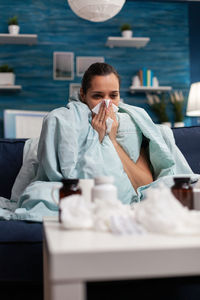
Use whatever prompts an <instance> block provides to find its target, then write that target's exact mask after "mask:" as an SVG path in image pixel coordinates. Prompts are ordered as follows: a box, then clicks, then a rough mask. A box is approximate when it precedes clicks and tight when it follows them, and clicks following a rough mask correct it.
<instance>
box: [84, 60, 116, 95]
mask: <svg viewBox="0 0 200 300" xmlns="http://www.w3.org/2000/svg"><path fill="white" fill-rule="evenodd" d="M112 73H113V74H115V75H116V77H117V78H118V80H119V85H120V77H119V74H118V73H117V71H116V70H115V68H113V67H112V66H111V65H109V64H106V63H99V62H97V63H94V64H92V65H91V66H89V68H88V69H87V70H86V71H85V73H84V75H83V78H82V81H81V87H82V89H83V93H84V94H86V93H87V90H88V89H89V88H90V86H91V81H92V79H93V77H94V76H106V75H109V74H112Z"/></svg>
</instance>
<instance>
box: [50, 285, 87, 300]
mask: <svg viewBox="0 0 200 300" xmlns="http://www.w3.org/2000/svg"><path fill="white" fill-rule="evenodd" d="M50 291H51V292H50V293H51V297H50V299H51V300H85V299H86V297H85V285H84V283H81V282H77V283H62V284H61V283H60V284H58V283H54V284H51V287H50Z"/></svg>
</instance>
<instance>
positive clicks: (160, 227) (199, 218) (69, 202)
mask: <svg viewBox="0 0 200 300" xmlns="http://www.w3.org/2000/svg"><path fill="white" fill-rule="evenodd" d="M61 221H62V226H63V227H64V228H66V229H92V230H96V231H109V232H112V233H115V234H122V235H125V234H144V233H147V232H151V233H158V234H171V235H187V234H190V235H191V234H200V212H199V211H195V210H188V208H187V207H184V206H183V205H182V204H181V203H180V202H179V201H178V200H177V199H176V198H175V197H174V195H173V194H172V193H171V191H170V189H169V188H168V187H167V186H166V185H165V184H164V183H160V184H159V185H158V186H157V187H156V188H155V187H154V188H149V190H147V191H146V199H145V200H142V201H141V202H139V203H134V204H133V205H125V204H122V203H121V202H120V201H119V200H118V199H110V200H106V201H103V200H102V199H101V200H100V199H95V200H94V202H88V201H85V199H84V198H83V196H81V195H72V196H69V197H66V198H63V199H62V201H61Z"/></svg>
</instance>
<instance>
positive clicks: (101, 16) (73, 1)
mask: <svg viewBox="0 0 200 300" xmlns="http://www.w3.org/2000/svg"><path fill="white" fill-rule="evenodd" d="M68 3H69V6H70V8H71V9H72V10H73V12H74V13H75V14H76V15H78V16H79V17H81V18H83V19H86V20H89V21H92V22H103V21H106V20H109V19H111V18H112V17H114V16H115V15H116V14H118V12H119V11H120V10H121V8H122V6H123V5H124V3H125V0H68Z"/></svg>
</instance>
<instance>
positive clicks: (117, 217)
mask: <svg viewBox="0 0 200 300" xmlns="http://www.w3.org/2000/svg"><path fill="white" fill-rule="evenodd" d="M60 208H61V222H62V226H63V227H64V228H66V229H93V230H96V231H110V232H113V233H116V234H133V233H135V234H141V233H143V232H145V230H144V229H143V228H142V227H141V226H140V225H139V224H137V222H135V220H134V211H133V210H132V209H131V208H130V206H128V205H124V204H122V203H121V202H120V201H119V200H117V199H110V200H106V201H102V199H95V200H94V202H90V203H89V202H88V201H85V199H84V198H83V197H82V196H81V195H72V196H69V197H65V198H63V199H62V202H61V207H60Z"/></svg>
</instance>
